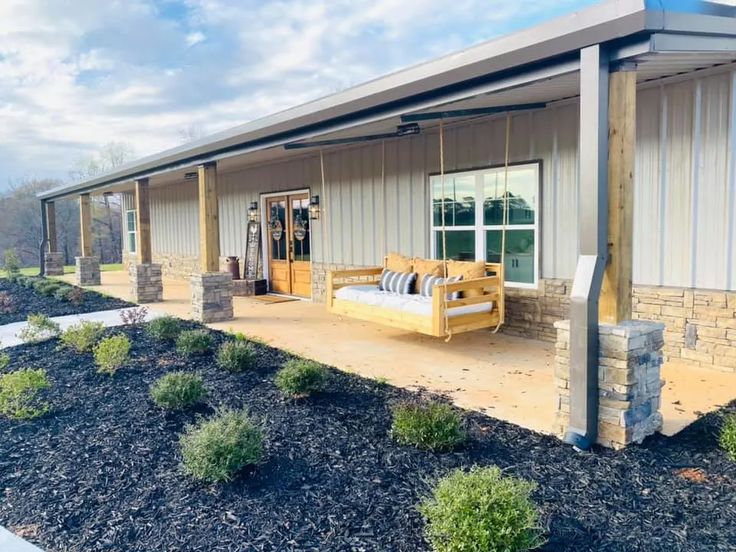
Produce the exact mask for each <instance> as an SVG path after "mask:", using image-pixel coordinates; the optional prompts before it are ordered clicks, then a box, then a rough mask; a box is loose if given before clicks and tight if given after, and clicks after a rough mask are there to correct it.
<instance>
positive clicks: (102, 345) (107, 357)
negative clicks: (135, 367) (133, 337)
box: [94, 334, 130, 376]
mask: <svg viewBox="0 0 736 552" xmlns="http://www.w3.org/2000/svg"><path fill="white" fill-rule="evenodd" d="M129 353H130V339H128V338H127V337H126V336H125V335H123V334H117V335H111V336H110V337H106V338H105V339H103V340H101V341H100V342H99V343H98V344H97V345H96V346H95V348H94V354H95V364H97V371H98V372H100V373H102V374H109V375H111V376H112V375H114V374H115V372H117V371H118V368H120V367H121V366H122V365H123V364H125V362H126V361H127V360H128V355H129Z"/></svg>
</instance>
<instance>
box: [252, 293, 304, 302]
mask: <svg viewBox="0 0 736 552" xmlns="http://www.w3.org/2000/svg"><path fill="white" fill-rule="evenodd" d="M251 299H255V300H256V301H261V302H263V303H288V302H289V301H298V300H299V299H297V298H296V297H286V296H284V295H271V294H268V295H251Z"/></svg>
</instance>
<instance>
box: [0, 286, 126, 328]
mask: <svg viewBox="0 0 736 552" xmlns="http://www.w3.org/2000/svg"><path fill="white" fill-rule="evenodd" d="M0 291H4V292H6V293H9V294H10V295H11V296H12V297H13V312H10V313H5V314H3V313H0V326H2V325H3V324H11V323H13V322H21V321H24V320H25V319H26V318H28V315H29V314H38V313H41V314H45V315H47V316H49V317H53V316H65V315H67V314H82V313H85V312H96V311H103V310H113V309H122V308H125V307H133V306H135V305H133V304H132V303H128V302H127V301H122V300H120V299H117V298H115V297H108V296H106V295H101V294H99V293H97V292H94V291H90V290H85V291H84V300H83V301H82V303H81V304H79V305H73V304H72V303H70V302H68V301H61V300H59V299H56V298H55V297H47V296H45V295H41V294H40V293H38V292H37V291H36V290H34V289H33V288H26V287H23V286H21V285H19V284H15V283H13V282H9V281H8V280H7V279H5V278H0Z"/></svg>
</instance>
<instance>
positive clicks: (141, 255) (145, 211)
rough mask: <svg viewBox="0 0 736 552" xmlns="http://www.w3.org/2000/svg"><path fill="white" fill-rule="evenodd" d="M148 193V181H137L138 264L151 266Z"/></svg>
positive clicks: (143, 179)
mask: <svg viewBox="0 0 736 552" xmlns="http://www.w3.org/2000/svg"><path fill="white" fill-rule="evenodd" d="M150 205H151V204H150V201H149V193H148V179H147V178H141V179H140V180H136V181H135V230H136V250H137V251H138V262H139V263H140V264H150V263H151V262H152V250H151V207H150Z"/></svg>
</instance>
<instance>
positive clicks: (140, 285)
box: [129, 264, 164, 303]
mask: <svg viewBox="0 0 736 552" xmlns="http://www.w3.org/2000/svg"><path fill="white" fill-rule="evenodd" d="M129 274H130V284H131V291H130V294H131V297H132V298H133V301H135V302H136V303H158V302H160V301H163V300H164V286H163V281H162V279H161V265H159V264H131V265H130V268H129Z"/></svg>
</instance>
